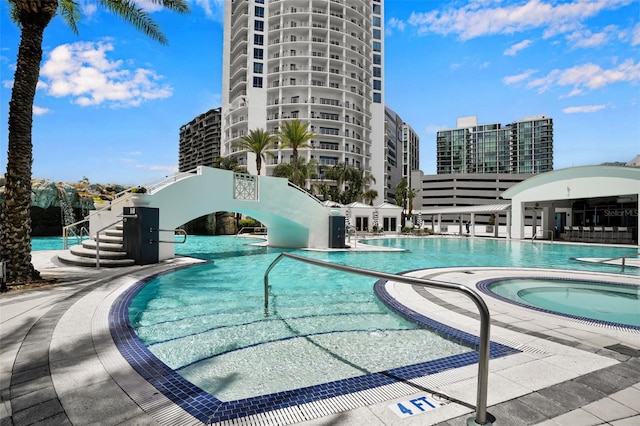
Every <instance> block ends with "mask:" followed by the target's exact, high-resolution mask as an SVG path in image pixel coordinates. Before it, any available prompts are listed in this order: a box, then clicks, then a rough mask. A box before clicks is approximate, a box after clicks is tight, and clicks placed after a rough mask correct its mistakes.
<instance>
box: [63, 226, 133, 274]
mask: <svg viewBox="0 0 640 426" xmlns="http://www.w3.org/2000/svg"><path fill="white" fill-rule="evenodd" d="M96 248H97V243H96V240H95V237H93V238H92V239H90V240H84V241H82V244H81V245H76V246H72V247H71V248H70V249H69V250H67V251H65V252H63V253H60V254H59V255H58V259H59V260H60V261H61V262H63V263H65V264H67V265H73V266H86V267H95V266H96V257H97V251H96ZM132 265H135V260H134V259H127V252H126V251H125V250H124V241H123V236H122V226H118V227H115V228H112V229H107V230H105V231H103V232H101V233H100V266H101V267H105V268H118V267H123V266H132Z"/></svg>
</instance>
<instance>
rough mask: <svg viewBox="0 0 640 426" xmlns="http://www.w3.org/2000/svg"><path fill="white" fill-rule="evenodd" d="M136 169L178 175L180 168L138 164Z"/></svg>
mask: <svg viewBox="0 0 640 426" xmlns="http://www.w3.org/2000/svg"><path fill="white" fill-rule="evenodd" d="M136 168H138V169H144V170H154V171H161V172H167V173H169V174H175V173H178V166H176V165H163V164H138V165H136Z"/></svg>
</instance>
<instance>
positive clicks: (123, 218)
mask: <svg viewBox="0 0 640 426" xmlns="http://www.w3.org/2000/svg"><path fill="white" fill-rule="evenodd" d="M137 217H138V215H136V214H123V215H120V219H118V220H116V221H115V222H113V223H112V224H110V225H107V226H105V227H103V228H100V229H98V230H97V231H96V269H100V233H101V232H102V231H104V230H106V229H109V228H111V227H112V226H113V225H115V224H117V223H120V222H122V221H123V220H125V218H132V219H135V218H137Z"/></svg>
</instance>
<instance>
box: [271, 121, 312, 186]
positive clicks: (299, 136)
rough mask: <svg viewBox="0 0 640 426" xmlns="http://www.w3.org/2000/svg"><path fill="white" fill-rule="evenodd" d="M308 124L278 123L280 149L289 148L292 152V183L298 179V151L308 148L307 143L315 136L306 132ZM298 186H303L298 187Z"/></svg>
mask: <svg viewBox="0 0 640 426" xmlns="http://www.w3.org/2000/svg"><path fill="white" fill-rule="evenodd" d="M308 127H309V123H302V122H301V121H300V120H293V121H290V122H286V121H285V122H282V123H280V129H279V130H278V140H279V141H280V148H291V149H292V150H293V156H292V163H293V182H294V183H296V182H299V179H298V165H299V164H298V149H300V148H309V147H311V145H309V144H308V142H309V141H310V140H311V139H313V138H315V137H316V134H315V133H313V132H310V131H309V130H308ZM296 185H298V186H304V185H299V184H298V183H296Z"/></svg>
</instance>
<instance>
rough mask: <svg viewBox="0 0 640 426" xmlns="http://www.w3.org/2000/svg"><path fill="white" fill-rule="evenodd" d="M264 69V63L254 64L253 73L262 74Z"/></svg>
mask: <svg viewBox="0 0 640 426" xmlns="http://www.w3.org/2000/svg"><path fill="white" fill-rule="evenodd" d="M262 68H263V65H262V63H260V62H254V63H253V72H254V73H255V74H262Z"/></svg>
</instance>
